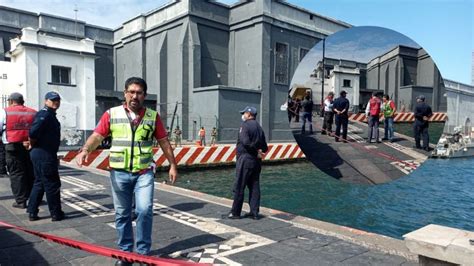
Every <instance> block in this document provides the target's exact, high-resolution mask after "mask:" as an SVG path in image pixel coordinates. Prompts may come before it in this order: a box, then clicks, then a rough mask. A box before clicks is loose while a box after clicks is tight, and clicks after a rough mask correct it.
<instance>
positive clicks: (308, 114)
mask: <svg viewBox="0 0 474 266" xmlns="http://www.w3.org/2000/svg"><path fill="white" fill-rule="evenodd" d="M301 108H302V109H303V115H302V119H303V125H302V126H301V134H304V132H305V129H306V120H308V122H309V134H313V120H312V118H313V101H312V100H311V98H310V97H309V96H306V97H305V98H304V100H303V102H302V103H301Z"/></svg>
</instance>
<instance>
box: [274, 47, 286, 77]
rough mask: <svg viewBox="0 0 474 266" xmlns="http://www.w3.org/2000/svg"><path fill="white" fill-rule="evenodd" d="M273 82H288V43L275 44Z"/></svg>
mask: <svg viewBox="0 0 474 266" xmlns="http://www.w3.org/2000/svg"><path fill="white" fill-rule="evenodd" d="M275 83H280V84H288V45H287V44H284V43H278V42H277V43H276V45H275Z"/></svg>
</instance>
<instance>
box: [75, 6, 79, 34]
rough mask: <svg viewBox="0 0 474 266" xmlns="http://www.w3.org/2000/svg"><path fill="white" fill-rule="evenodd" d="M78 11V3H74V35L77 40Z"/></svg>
mask: <svg viewBox="0 0 474 266" xmlns="http://www.w3.org/2000/svg"><path fill="white" fill-rule="evenodd" d="M77 11H79V9H77V4H74V13H75V19H74V36H75V38H76V41H77Z"/></svg>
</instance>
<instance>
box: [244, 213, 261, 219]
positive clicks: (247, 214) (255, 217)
mask: <svg viewBox="0 0 474 266" xmlns="http://www.w3.org/2000/svg"><path fill="white" fill-rule="evenodd" d="M244 217H245V218H252V219H254V220H260V216H259V215H258V214H253V213H246V214H245V215H244Z"/></svg>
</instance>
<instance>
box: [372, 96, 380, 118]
mask: <svg viewBox="0 0 474 266" xmlns="http://www.w3.org/2000/svg"><path fill="white" fill-rule="evenodd" d="M379 114H380V100H379V99H378V98H376V97H372V99H370V115H371V116H378V115H379Z"/></svg>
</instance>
